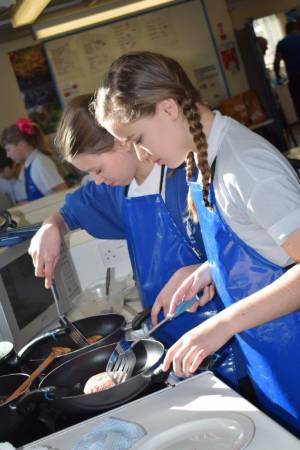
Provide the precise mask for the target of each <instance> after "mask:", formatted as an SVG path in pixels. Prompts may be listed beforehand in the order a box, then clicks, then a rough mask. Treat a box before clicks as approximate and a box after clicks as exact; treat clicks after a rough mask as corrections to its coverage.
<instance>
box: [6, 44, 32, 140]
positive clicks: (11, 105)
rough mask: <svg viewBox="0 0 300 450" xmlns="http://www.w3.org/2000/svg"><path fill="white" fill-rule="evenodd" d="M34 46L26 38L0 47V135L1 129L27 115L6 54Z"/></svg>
mask: <svg viewBox="0 0 300 450" xmlns="http://www.w3.org/2000/svg"><path fill="white" fill-rule="evenodd" d="M34 44H35V41H34V40H33V39H32V38H30V37H28V38H23V39H19V40H16V41H11V42H8V43H6V44H2V45H0V67H1V83H0V99H1V107H0V133H1V132H2V130H3V128H5V127H7V126H9V125H11V124H12V123H14V122H15V121H16V119H17V118H18V117H22V116H24V115H25V116H26V115H27V113H26V110H25V106H24V103H23V100H22V97H21V93H20V90H19V87H18V83H17V80H16V77H15V74H14V71H13V69H12V66H11V63H10V60H9V57H8V52H10V51H13V50H17V49H20V48H25V47H30V46H31V45H34Z"/></svg>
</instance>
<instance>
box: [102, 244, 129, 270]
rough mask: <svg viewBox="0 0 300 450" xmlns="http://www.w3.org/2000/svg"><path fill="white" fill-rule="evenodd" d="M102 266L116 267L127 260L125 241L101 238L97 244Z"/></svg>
mask: <svg viewBox="0 0 300 450" xmlns="http://www.w3.org/2000/svg"><path fill="white" fill-rule="evenodd" d="M98 248H99V252H100V255H101V258H102V261H103V265H104V267H106V268H107V267H116V266H117V265H118V264H120V263H122V262H124V261H125V260H128V250H127V244H126V241H123V240H122V241H121V240H102V241H101V242H100V244H99V246H98Z"/></svg>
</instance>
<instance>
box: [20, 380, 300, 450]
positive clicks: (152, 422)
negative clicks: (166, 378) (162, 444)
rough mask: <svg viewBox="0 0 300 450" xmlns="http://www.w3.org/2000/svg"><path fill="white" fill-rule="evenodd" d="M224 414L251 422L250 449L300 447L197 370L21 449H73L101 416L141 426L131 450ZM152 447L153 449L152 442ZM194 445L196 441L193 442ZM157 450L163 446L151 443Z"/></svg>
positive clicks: (261, 415)
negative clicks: (167, 432)
mask: <svg viewBox="0 0 300 450" xmlns="http://www.w3.org/2000/svg"><path fill="white" fill-rule="evenodd" d="M226 414H227V416H228V417H229V418H230V417H234V416H236V417H238V416H240V417H241V416H243V417H245V416H246V421H248V422H250V423H251V421H252V422H253V424H254V436H253V438H252V440H251V442H249V444H248V445H247V446H246V447H245V448H247V450H283V449H286V450H296V449H297V450H299V449H300V441H299V440H298V439H297V438H295V437H294V436H293V435H291V434H290V433H289V432H288V431H286V430H285V429H284V428H282V427H281V426H279V425H278V424H277V423H275V422H274V421H273V420H271V419H270V418H269V417H267V416H266V415H265V414H263V413H262V412H261V411H259V410H258V409H257V408H255V407H254V406H253V405H252V404H251V403H249V402H247V401H246V400H245V399H243V398H242V397H241V396H239V395H238V394H237V393H236V392H234V391H233V390H232V389H230V388H229V387H228V386H226V385H225V384H224V383H222V382H221V381H220V380H219V379H218V378H216V377H215V376H214V375H213V374H211V373H210V372H205V373H203V374H201V375H197V376H195V377H193V378H191V379H188V380H185V381H183V382H181V383H179V384H178V385H176V386H175V387H170V388H166V389H164V390H162V391H159V392H156V393H154V394H151V395H148V396H147V397H144V398H142V399H139V400H136V401H133V402H131V403H129V404H127V405H124V406H121V407H119V408H116V409H114V410H111V411H109V412H107V413H105V414H102V415H99V416H96V417H94V418H92V419H89V420H87V421H84V422H82V423H80V424H77V425H75V426H73V427H70V428H67V429H65V430H63V431H60V432H57V433H54V434H52V435H50V436H48V437H47V438H44V439H41V440H39V441H36V442H34V443H31V444H30V445H26V446H24V447H23V449H24V450H25V449H29V448H34V447H35V446H43V445H46V446H50V448H55V449H57V450H71V449H72V448H73V446H74V445H76V444H77V442H78V441H79V440H80V438H81V437H82V435H84V434H85V433H88V432H90V431H91V430H92V429H93V428H94V427H95V426H96V425H100V424H101V422H102V421H104V420H105V419H106V418H108V417H111V416H112V417H114V418H119V419H124V420H128V421H131V422H135V423H138V424H140V425H142V427H143V428H144V429H145V430H146V432H147V434H146V436H145V437H144V438H142V439H141V440H140V441H138V443H137V444H135V446H134V447H132V448H133V449H139V448H141V447H142V445H143V444H145V443H147V442H148V441H150V440H151V439H153V438H154V437H155V436H157V435H160V433H163V432H165V430H166V428H167V429H168V430H170V429H171V428H173V427H176V426H177V427H179V426H180V427H182V425H183V424H184V423H189V422H190V421H194V420H199V419H201V418H204V419H205V418H207V417H215V416H218V415H219V416H223V417H224V416H226ZM249 419H250V420H249ZM174 429H175V428H173V430H174ZM147 448H148V447H147ZM149 448H151V449H152V447H149ZM196 448H197V446H195V449H196ZM201 448H203V447H201ZM238 448H240V447H238ZM199 449H200V447H199ZM153 450H159V448H154V447H153ZM182 450H184V448H182Z"/></svg>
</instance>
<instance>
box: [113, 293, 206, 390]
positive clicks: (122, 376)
mask: <svg viewBox="0 0 300 450" xmlns="http://www.w3.org/2000/svg"><path fill="white" fill-rule="evenodd" d="M200 295H202V294H200ZM198 301H199V296H198V295H196V296H195V297H193V298H191V299H190V300H187V301H184V300H183V301H182V302H181V303H178V305H177V306H176V309H175V312H174V313H173V314H172V315H168V316H166V317H165V318H164V319H163V320H161V321H160V322H158V324H157V325H155V326H154V327H152V328H150V330H149V331H148V332H147V333H145V334H144V335H143V337H141V338H139V339H137V340H136V341H134V342H129V341H128V340H127V339H122V340H121V341H119V342H118V344H117V346H116V348H115V349H114V351H113V352H112V354H111V355H110V358H109V360H108V363H107V366H106V372H107V373H108V375H109V376H110V378H111V379H112V380H113V381H114V382H115V383H116V384H120V383H123V382H124V381H126V380H127V379H128V378H129V377H130V376H131V374H132V372H133V370H134V367H135V363H136V357H135V354H134V351H133V348H134V346H135V345H136V344H137V343H138V342H140V341H141V340H143V339H146V338H148V337H149V336H151V334H153V333H154V332H155V331H156V330H157V329H158V328H159V327H161V326H162V325H163V324H164V323H166V322H168V321H169V320H172V319H174V318H175V317H178V316H180V315H181V314H182V313H184V312H185V311H186V310H187V309H189V308H191V307H192V306H193V305H194V304H195V303H196V302H198Z"/></svg>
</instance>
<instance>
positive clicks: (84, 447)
mask: <svg viewBox="0 0 300 450" xmlns="http://www.w3.org/2000/svg"><path fill="white" fill-rule="evenodd" d="M145 435H146V432H145V430H144V428H143V427H142V426H141V425H138V424H137V423H133V422H128V421H126V420H121V419H116V418H114V417H109V418H108V419H106V420H104V421H103V422H102V423H101V424H100V425H97V426H96V427H95V428H94V429H93V430H92V431H91V432H90V433H87V434H85V435H84V436H82V438H81V439H80V441H79V442H78V444H77V445H76V446H75V447H73V449H72V450H127V449H130V448H132V447H133V445H134V444H136V442H138V441H139V440H140V439H142V438H143V437H144V436H145Z"/></svg>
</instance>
